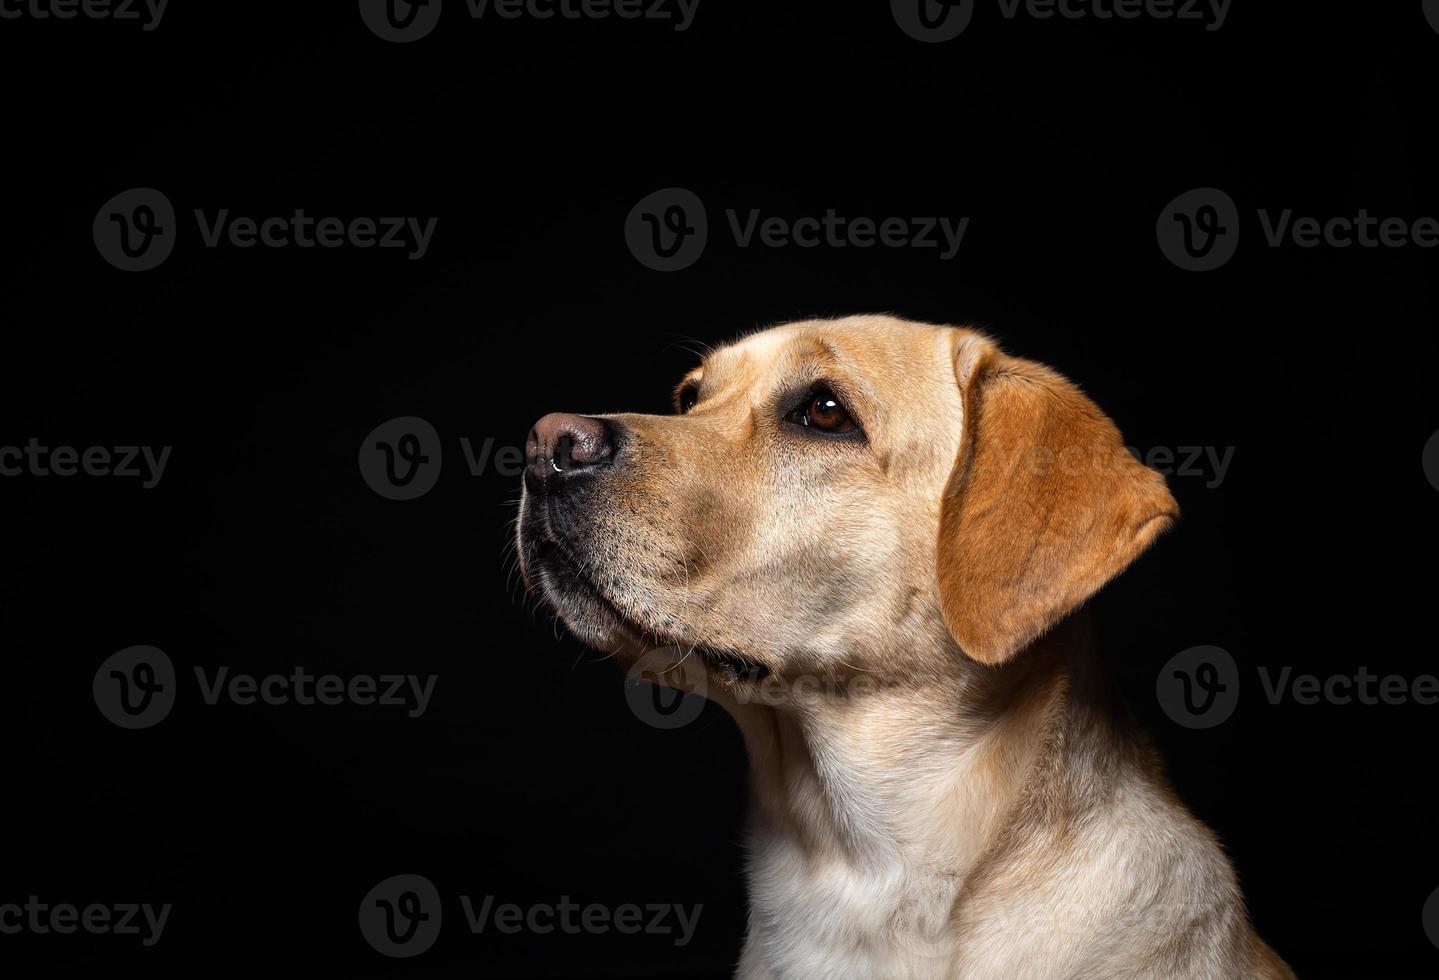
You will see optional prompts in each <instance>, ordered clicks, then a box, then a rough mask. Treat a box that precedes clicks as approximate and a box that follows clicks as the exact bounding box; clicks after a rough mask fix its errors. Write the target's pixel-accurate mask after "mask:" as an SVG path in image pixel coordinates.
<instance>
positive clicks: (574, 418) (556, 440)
mask: <svg viewBox="0 0 1439 980" xmlns="http://www.w3.org/2000/svg"><path fill="white" fill-rule="evenodd" d="M614 455H615V443H614V434H613V432H612V431H611V429H610V426H609V423H607V422H606V421H605V420H604V419H593V418H589V417H588V416H585V415H569V414H566V413H564V412H551V413H550V414H549V415H546V416H545V417H544V418H542V419H540V420H539V421H538V422H536V423H535V427H534V428H533V429H531V430H530V437H529V438H528V439H526V440H525V463H526V465H525V486H526V487H527V488H529V489H530V490H532V491H534V492H536V493H541V492H544V491H546V490H551V489H553V488H554V487H556V486H557V485H558V484H559V483H560V482H561V481H563V480H566V479H569V478H572V477H574V476H578V475H579V474H581V473H586V472H588V471H590V470H593V469H594V468H595V467H597V466H604V465H606V464H608V463H609V462H610V461H611V460H612V459H614Z"/></svg>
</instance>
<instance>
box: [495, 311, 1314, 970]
mask: <svg viewBox="0 0 1439 980" xmlns="http://www.w3.org/2000/svg"><path fill="white" fill-rule="evenodd" d="M675 408H676V413H675V414H674V415H672V416H652V415H627V414H618V415H595V416H582V415H564V414H554V415H547V416H545V417H544V418H543V419H541V420H540V421H539V422H538V423H537V424H536V425H535V427H534V429H533V431H532V432H531V434H530V437H529V439H528V443H527V446H526V457H527V459H526V469H525V474H524V495H523V499H522V501H521V507H520V518H519V532H518V538H519V552H520V559H521V570H522V572H523V575H524V578H525V581H526V584H527V585H528V587H529V588H530V589H531V590H532V591H534V592H536V593H537V594H538V595H539V596H540V597H542V599H543V600H544V601H545V602H547V603H548V604H550V605H551V606H553V608H554V609H555V610H557V611H558V614H559V616H560V617H561V618H562V619H563V620H564V622H565V623H566V624H567V625H568V626H569V628H570V629H571V630H572V631H573V632H574V633H575V634H576V635H577V636H578V637H579V638H580V640H582V641H583V642H584V643H586V644H588V645H590V646H593V647H595V648H598V649H602V650H605V651H609V652H614V653H616V654H617V655H619V656H620V657H621V658H623V661H624V662H626V663H629V664H635V663H637V662H640V661H641V659H642V658H650V659H651V660H652V661H653V662H654V663H657V664H658V666H656V667H655V669H654V670H653V676H654V677H656V678H658V679H660V680H662V681H663V682H664V683H666V684H671V685H673V686H676V687H679V688H681V689H686V690H695V691H702V692H703V694H704V696H706V697H708V698H710V699H712V700H714V701H716V702H717V703H719V704H720V705H722V706H723V707H724V708H725V709H726V710H728V711H729V713H730V714H731V715H733V717H734V719H735V721H736V722H737V723H738V725H739V727H740V730H741V732H742V734H743V736H744V741H745V745H746V750H747V753H748V755H749V759H750V769H751V786H752V790H751V803H750V817H749V843H748V878H749V893H750V921H749V930H748V935H747V938H746V941H745V945H744V949H743V953H742V955H741V958H740V962H739V966H738V972H737V976H738V977H740V978H741V980H769V978H794V980H847V978H855V980H860V978H875V980H907V978H915V980H919V978H954V980H979V978H994V980H1018V978H1076V980H1078V978H1105V980H1118V978H1133V980H1155V978H1195V980H1197V978H1234V977H1244V978H1282V977H1292V976H1293V974H1292V973H1291V972H1290V971H1289V969H1288V967H1286V966H1285V964H1284V963H1283V962H1282V961H1281V960H1280V959H1279V958H1278V957H1277V956H1276V955H1275V954H1274V952H1273V951H1272V950H1271V949H1270V948H1269V947H1268V946H1266V945H1265V944H1264V942H1262V941H1261V940H1260V939H1259V937H1258V936H1257V935H1256V933H1255V931H1254V929H1253V927H1252V926H1251V924H1250V921H1249V918H1248V915H1247V913H1246V911H1245V907H1244V902H1243V898H1242V896H1241V894H1240V890H1239V887H1238V885H1237V883H1236V880H1235V875H1234V872H1233V870H1232V868H1231V867H1230V864H1229V862H1228V860H1227V859H1226V857H1225V855H1224V853H1223V851H1222V850H1221V849H1220V846H1219V844H1218V843H1217V841H1216V840H1215V838H1214V835H1213V834H1212V833H1210V831H1209V830H1208V829H1206V828H1205V827H1204V826H1203V825H1202V824H1200V823H1199V822H1198V821H1197V820H1196V819H1195V818H1194V817H1193V816H1191V815H1190V814H1189V813H1188V812H1187V811H1186V810H1185V808H1184V806H1183V804H1182V803H1180V801H1179V800H1178V799H1177V798H1176V797H1175V795H1174V793H1173V792H1172V791H1171V790H1170V789H1169V788H1168V786H1167V785H1166V783H1165V780H1164V777H1163V775H1162V774H1161V770H1160V766H1159V763H1158V761H1157V759H1156V756H1155V754H1154V752H1153V751H1152V750H1151V749H1150V748H1149V747H1148V745H1147V743H1146V742H1145V741H1144V739H1143V737H1142V736H1141V735H1140V734H1138V733H1136V732H1135V731H1134V730H1133V727H1132V725H1131V723H1130V721H1129V719H1128V717H1127V715H1126V713H1125V710H1124V708H1123V705H1122V704H1121V703H1120V702H1119V700H1118V699H1117V698H1116V697H1115V696H1114V694H1113V690H1112V686H1111V684H1110V683H1109V681H1108V680H1107V678H1106V676H1105V674H1104V671H1103V670H1102V669H1101V667H1100V664H1099V660H1098V657H1097V654H1096V653H1095V651H1094V650H1093V648H1092V646H1091V644H1090V642H1089V631H1088V629H1087V617H1086V612H1085V609H1084V606H1085V603H1086V600H1088V599H1089V598H1090V597H1091V596H1092V595H1094V593H1095V592H1096V591H1097V590H1098V589H1099V588H1101V587H1102V586H1103V585H1104V584H1105V583H1106V582H1108V581H1109V580H1110V579H1112V578H1113V577H1114V576H1116V575H1118V574H1119V573H1120V572H1121V571H1122V570H1123V569H1124V568H1125V567H1126V566H1127V565H1129V564H1130V563H1131V562H1132V561H1134V559H1135V558H1136V557H1138V556H1139V555H1140V553H1142V552H1143V551H1145V549H1147V548H1148V547H1149V546H1150V545H1151V544H1152V543H1153V542H1154V540H1155V539H1156V538H1157V537H1158V536H1159V535H1160V534H1161V533H1162V532H1163V531H1164V530H1165V529H1166V528H1168V527H1169V526H1170V525H1171V523H1173V521H1174V519H1175V517H1176V516H1177V507H1176V505H1175V502H1174V499H1173V497H1172V496H1171V495H1170V493H1169V491H1168V489H1167V488H1166V487H1165V484H1164V479H1163V478H1162V477H1161V476H1160V475H1159V474H1157V473H1155V472H1153V471H1152V470H1149V469H1147V468H1145V467H1144V466H1143V465H1141V464H1140V463H1139V462H1138V461H1137V460H1136V459H1135V458H1134V457H1133V455H1131V454H1130V453H1129V452H1128V451H1127V450H1126V449H1125V448H1124V445H1123V442H1122V440H1121V438H1120V435H1119V432H1118V430H1117V429H1116V428H1115V426H1114V424H1113V423H1112V422H1111V421H1110V420H1109V419H1108V418H1107V417H1106V416H1105V415H1104V414H1103V413H1102V412H1101V411H1100V410H1099V408H1098V407H1096V405H1095V404H1094V403H1093V402H1092V401H1090V399H1089V398H1087V397H1086V396H1085V395H1084V394H1083V393H1081V392H1080V390H1079V389H1078V388H1076V387H1075V386H1074V385H1073V384H1071V383H1070V382H1069V381H1067V380H1065V379H1064V378H1063V377H1061V376H1060V375H1058V374H1057V373H1055V372H1054V371H1052V370H1050V369H1049V368H1047V367H1044V366H1042V365H1040V364H1037V363H1035V362H1032V361H1028V360H1024V359H1021V358H1017V357H1013V356H1010V355H1008V354H1006V353H1004V352H1003V351H1002V350H1001V349H1000V348H999V347H998V346H997V345H996V344H995V343H994V342H993V341H991V340H990V339H989V338H988V337H986V336H985V335H984V334H982V333H980V332H977V331H975V330H972V329H966V328H958V327H942V326H933V325H928V324H920V323H912V322H907V321H903V320H899V319H896V318H893V317H889V316H856V317H847V318H843V319H836V320H815V321H806V322H800V323H790V324H786V325H783V326H778V327H774V328H772V329H769V330H764V331H761V332H757V333H754V334H751V335H749V336H746V337H744V338H742V339H741V340H739V341H737V342H735V343H732V344H730V345H728V346H725V347H723V348H721V349H719V350H715V351H713V352H712V353H710V354H709V355H708V356H706V357H705V358H704V360H703V362H702V363H701V364H700V365H699V366H698V367H696V368H695V369H694V370H693V371H691V372H690V373H689V374H688V375H687V376H686V377H685V378H684V379H683V380H682V381H681V383H680V384H679V386H678V388H677V389H676V392H675ZM656 657H658V658H659V660H658V661H654V658H656Z"/></svg>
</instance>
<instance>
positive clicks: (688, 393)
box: [675, 381, 700, 415]
mask: <svg viewBox="0 0 1439 980" xmlns="http://www.w3.org/2000/svg"><path fill="white" fill-rule="evenodd" d="M699 400H700V386H699V385H698V384H696V383H695V382H693V381H689V382H686V383H685V384H683V385H681V386H680V390H679V391H677V392H675V411H677V412H679V413H680V414H681V415H683V414H684V413H685V412H688V411H689V410H690V409H692V408H694V407H695V402H697V401H699Z"/></svg>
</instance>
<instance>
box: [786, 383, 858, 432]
mask: <svg viewBox="0 0 1439 980" xmlns="http://www.w3.org/2000/svg"><path fill="white" fill-rule="evenodd" d="M785 418H786V420H787V421H789V422H793V423H795V424H796V425H802V426H804V427H805V428H806V429H813V430H816V431H819V432H823V433H826V434H829V435H844V434H846V433H849V432H854V431H856V430H857V429H858V428H859V426H858V425H857V424H856V423H855V421H854V418H853V417H852V416H851V415H850V414H849V411H848V410H847V409H846V408H845V407H844V403H842V402H841V401H840V400H839V398H838V397H837V396H836V395H835V393H834V392H833V391H831V390H830V389H829V388H828V387H827V386H824V385H821V386H819V387H817V388H814V389H813V390H812V391H810V393H809V394H808V395H806V396H805V400H804V401H803V402H802V403H801V404H800V405H799V407H798V408H796V409H795V410H794V411H792V412H790V413H789V415H787V416H785Z"/></svg>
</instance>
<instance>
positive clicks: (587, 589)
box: [531, 529, 770, 683]
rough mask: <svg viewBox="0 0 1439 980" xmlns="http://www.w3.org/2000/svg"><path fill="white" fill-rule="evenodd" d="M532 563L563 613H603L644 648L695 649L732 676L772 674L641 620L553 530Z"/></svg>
mask: <svg viewBox="0 0 1439 980" xmlns="http://www.w3.org/2000/svg"><path fill="white" fill-rule="evenodd" d="M546 530H547V529H546ZM531 561H532V562H533V563H534V566H535V567H536V568H537V569H540V570H542V571H543V572H544V576H543V579H544V588H543V589H542V591H543V592H544V593H545V594H546V598H548V599H549V601H550V602H551V604H552V605H555V606H559V607H562V608H561V611H562V612H564V611H570V612H573V611H575V610H577V609H581V610H584V611H585V612H586V613H589V614H592V615H593V614H595V613H598V614H599V615H600V616H602V617H603V618H604V619H605V620H607V621H608V622H607V623H606V625H608V626H610V627H612V628H613V629H614V630H616V631H618V632H620V633H622V634H623V635H624V636H625V637H626V638H628V639H629V640H631V641H633V642H634V643H636V644H639V645H641V646H650V647H655V648H659V647H679V648H682V649H685V650H691V651H692V652H693V653H695V654H696V655H697V656H699V657H700V658H701V660H702V661H703V662H704V663H705V664H706V666H708V667H710V668H712V669H713V670H715V671H716V672H717V673H719V674H720V675H721V676H723V677H726V678H728V679H730V680H734V681H747V682H751V683H753V682H757V681H761V680H763V679H764V678H766V677H768V676H769V673H770V669H769V668H768V667H766V666H765V665H764V664H761V663H759V662H757V661H755V660H753V659H751V658H750V657H747V656H745V655H744V654H742V653H739V652H737V651H734V650H720V649H715V648H713V647H708V646H705V645H704V644H695V643H692V642H690V641H689V640H685V639H683V638H681V637H677V636H673V635H670V634H667V633H665V632H664V631H661V630H656V629H654V628H653V627H651V626H648V625H646V624H644V623H642V622H640V621H639V620H637V619H636V618H635V617H634V616H632V615H630V614H629V613H627V612H625V610H624V609H623V608H622V607H621V605H620V604H619V603H617V602H615V601H614V600H613V599H612V598H610V596H609V595H608V594H607V593H606V591H605V589H604V587H603V586H602V585H600V584H599V583H598V582H596V581H595V580H594V578H593V576H591V575H590V574H589V572H588V571H587V570H586V568H585V564H584V562H582V561H581V560H580V559H579V558H578V557H576V556H575V555H574V554H573V553H572V552H571V551H570V550H569V549H568V548H567V547H566V546H565V545H564V544H563V543H562V542H560V541H559V540H558V539H557V538H556V537H555V536H554V535H553V534H550V533H545V534H543V535H542V536H540V538H539V540H538V541H537V542H536V544H535V545H534V546H533V548H532V550H531Z"/></svg>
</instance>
